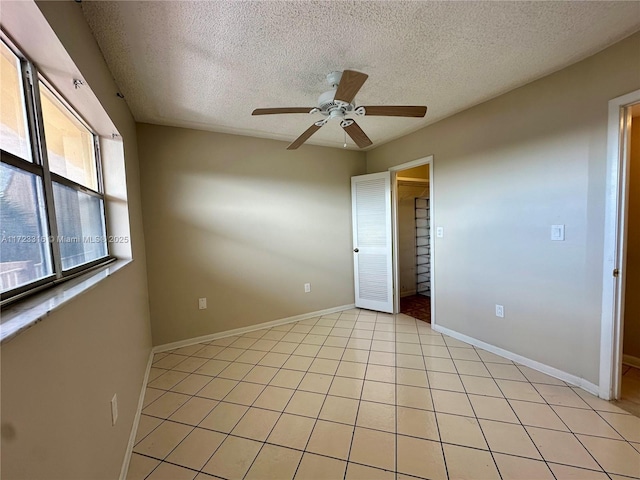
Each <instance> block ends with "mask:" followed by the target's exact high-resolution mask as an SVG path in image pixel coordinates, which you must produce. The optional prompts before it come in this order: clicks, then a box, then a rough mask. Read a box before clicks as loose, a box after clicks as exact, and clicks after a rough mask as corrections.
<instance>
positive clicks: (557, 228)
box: [551, 225, 564, 242]
mask: <svg viewBox="0 0 640 480" xmlns="http://www.w3.org/2000/svg"><path fill="white" fill-rule="evenodd" d="M551 240H553V241H554V242H562V241H564V225H551Z"/></svg>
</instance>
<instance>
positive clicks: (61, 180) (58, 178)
mask: <svg viewBox="0 0 640 480" xmlns="http://www.w3.org/2000/svg"><path fill="white" fill-rule="evenodd" d="M50 175H51V179H52V180H53V181H54V182H56V183H60V184H62V185H64V186H66V187H69V188H73V189H74V190H79V191H81V192H82V193H86V194H87V195H91V196H93V197H97V198H103V197H104V195H102V194H101V193H99V192H96V191H95V190H92V189H90V188H89V187H85V186H84V185H82V184H80V183H77V182H74V181H73V180H69V179H68V178H67V177H63V176H62V175H60V174H58V173H55V172H50Z"/></svg>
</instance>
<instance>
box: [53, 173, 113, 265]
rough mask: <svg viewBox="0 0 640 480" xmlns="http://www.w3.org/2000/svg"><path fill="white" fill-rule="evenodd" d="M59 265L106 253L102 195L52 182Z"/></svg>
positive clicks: (88, 259) (98, 256)
mask: <svg viewBox="0 0 640 480" xmlns="http://www.w3.org/2000/svg"><path fill="white" fill-rule="evenodd" d="M53 198H54V202H55V207H56V223H57V225H58V243H59V244H60V256H61V257H62V269H63V270H69V269H71V268H74V267H77V266H78V265H82V264H84V263H88V262H92V261H93V260H97V259H99V258H102V257H105V256H107V242H106V238H105V230H104V218H103V215H102V212H103V211H104V207H103V201H102V199H101V198H98V197H94V196H92V195H88V194H86V193H84V192H81V191H79V190H74V189H73V188H69V187H66V186H64V185H61V184H59V183H56V182H53Z"/></svg>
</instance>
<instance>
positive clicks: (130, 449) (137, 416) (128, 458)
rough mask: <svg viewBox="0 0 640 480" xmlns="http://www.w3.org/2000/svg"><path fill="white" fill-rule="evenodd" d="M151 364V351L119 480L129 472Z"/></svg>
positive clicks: (122, 479)
mask: <svg viewBox="0 0 640 480" xmlns="http://www.w3.org/2000/svg"><path fill="white" fill-rule="evenodd" d="M152 363H153V350H152V351H150V352H149V360H147V369H146V370H145V372H144V379H143V380H142V388H141V389H140V396H139V397H138V407H137V408H136V414H135V416H134V417H133V425H132V426H131V433H130V434H129V443H128V444H127V450H126V452H125V453H124V460H123V461H122V469H121V470H120V480H126V478H127V471H128V470H129V463H130V462H131V454H132V453H133V444H134V443H135V441H136V434H137V433H138V424H139V423H140V414H141V413H142V405H144V393H145V389H146V387H147V381H148V380H149V372H150V371H151V364H152Z"/></svg>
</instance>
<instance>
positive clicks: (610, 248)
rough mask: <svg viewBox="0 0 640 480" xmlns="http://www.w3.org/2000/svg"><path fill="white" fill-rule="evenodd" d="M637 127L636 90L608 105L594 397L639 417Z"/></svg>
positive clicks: (639, 95) (639, 112)
mask: <svg viewBox="0 0 640 480" xmlns="http://www.w3.org/2000/svg"><path fill="white" fill-rule="evenodd" d="M634 117H635V118H634ZM633 120H635V123H636V125H635V128H633V123H634V122H633ZM638 123H640V90H636V91H633V92H630V93H628V94H626V95H622V96H620V97H617V98H614V99H612V100H610V101H609V121H608V137H607V163H606V196H605V222H604V226H605V228H604V252H603V253H604V258H603V282H602V287H603V288H602V322H601V326H602V329H601V336H600V380H599V392H598V394H599V396H600V398H603V399H606V400H617V401H618V403H619V406H620V407H622V408H625V406H624V405H629V408H627V410H632V411H633V412H632V413H635V414H636V415H638V414H640V398H639V395H638V393H640V388H637V387H640V378H638V374H637V372H636V371H635V369H634V367H637V366H640V357H638V356H636V355H640V348H638V347H639V346H640V335H639V334H640V323H639V320H640V317H639V314H640V303H638V302H636V298H634V297H637V295H634V293H636V292H637V290H638V287H639V286H640V252H639V248H640V218H638V217H639V215H640V175H639V174H640V171H639V170H640V158H639V155H638V153H639V147H640V141H639V140H640V132H639V130H638V125H637V124H638ZM632 149H633V152H632ZM623 377H625V378H624V381H625V384H626V386H625V388H624V391H625V394H624V397H625V399H623V394H622V390H623V388H622V384H623ZM634 380H635V381H634ZM631 396H633V397H635V398H634V401H633V402H632V401H629V400H630V397H631ZM636 402H637V403H636ZM633 404H636V406H634V405H633Z"/></svg>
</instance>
